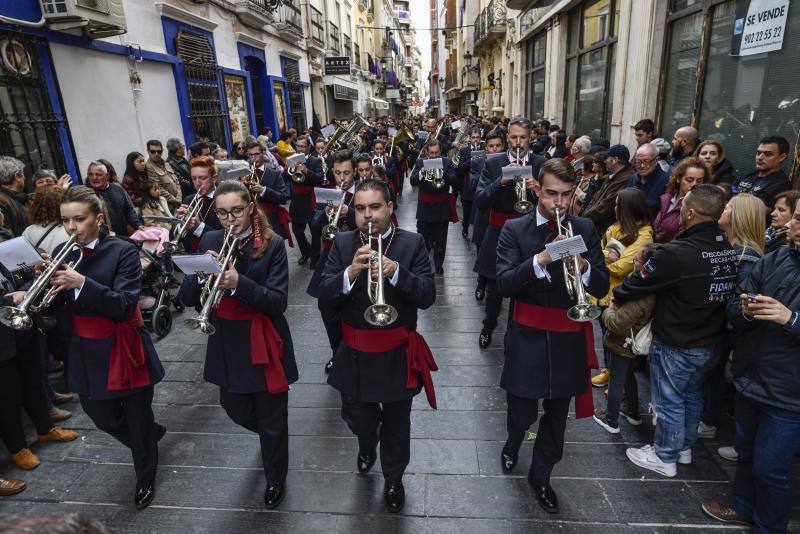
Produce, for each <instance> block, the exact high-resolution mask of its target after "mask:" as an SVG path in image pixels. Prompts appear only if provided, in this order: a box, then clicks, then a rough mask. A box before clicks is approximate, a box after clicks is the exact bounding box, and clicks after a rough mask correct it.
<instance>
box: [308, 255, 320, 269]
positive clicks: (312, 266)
mask: <svg viewBox="0 0 800 534" xmlns="http://www.w3.org/2000/svg"><path fill="white" fill-rule="evenodd" d="M317 261H319V259H317V258H311V262H310V263H309V264H308V267H309V269H311V270H312V271H313V270H314V269H316V268H317Z"/></svg>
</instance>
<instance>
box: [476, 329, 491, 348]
mask: <svg viewBox="0 0 800 534" xmlns="http://www.w3.org/2000/svg"><path fill="white" fill-rule="evenodd" d="M491 344H492V331H491V330H489V329H488V328H484V329H483V330H481V335H480V336H478V346H479V347H480V348H482V349H485V348H487V347H488V346H489V345H491Z"/></svg>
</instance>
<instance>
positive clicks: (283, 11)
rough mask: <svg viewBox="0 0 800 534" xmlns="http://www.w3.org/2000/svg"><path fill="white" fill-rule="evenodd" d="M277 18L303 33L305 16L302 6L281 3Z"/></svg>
mask: <svg viewBox="0 0 800 534" xmlns="http://www.w3.org/2000/svg"><path fill="white" fill-rule="evenodd" d="M259 1H260V0H259ZM277 15H278V17H277V20H278V22H282V23H284V24H286V25H287V26H289V27H290V28H291V29H292V30H294V31H296V32H298V33H299V34H300V35H303V18H302V15H301V14H300V8H299V7H297V6H295V5H294V4H289V3H285V4H281V6H280V7H279V8H278V11H277Z"/></svg>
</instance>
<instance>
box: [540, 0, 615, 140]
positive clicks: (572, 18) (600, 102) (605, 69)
mask: <svg viewBox="0 0 800 534" xmlns="http://www.w3.org/2000/svg"><path fill="white" fill-rule="evenodd" d="M618 4H619V0H593V1H589V2H584V3H583V4H582V5H581V6H579V7H577V8H575V9H573V10H572V11H571V12H570V14H569V33H568V35H567V72H566V80H567V84H566V91H565V95H564V98H565V102H564V117H565V121H564V128H565V129H567V130H571V133H575V134H577V135H584V134H586V135H590V136H591V137H607V136H608V124H609V122H610V118H611V98H609V97H610V96H611V94H612V91H613V89H614V67H615V50H614V48H615V46H616V42H617V28H618V20H617V19H618V18H619V5H618ZM542 78H543V76H542Z"/></svg>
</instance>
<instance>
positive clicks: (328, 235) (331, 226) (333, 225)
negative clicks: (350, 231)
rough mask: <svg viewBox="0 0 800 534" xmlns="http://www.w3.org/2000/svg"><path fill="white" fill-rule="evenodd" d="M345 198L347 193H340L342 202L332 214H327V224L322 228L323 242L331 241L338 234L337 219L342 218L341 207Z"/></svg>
mask: <svg viewBox="0 0 800 534" xmlns="http://www.w3.org/2000/svg"><path fill="white" fill-rule="evenodd" d="M345 198H347V191H344V192H343V193H342V201H341V202H339V206H338V207H337V208H336V211H335V212H334V211H333V210H331V213H330V214H328V224H326V225H325V226H323V227H322V239H324V240H325V241H333V238H334V237H336V234H337V233H339V217H341V216H342V206H344V199H345Z"/></svg>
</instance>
